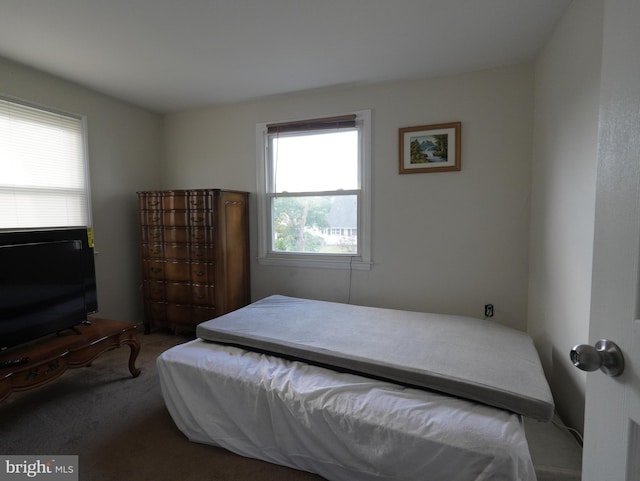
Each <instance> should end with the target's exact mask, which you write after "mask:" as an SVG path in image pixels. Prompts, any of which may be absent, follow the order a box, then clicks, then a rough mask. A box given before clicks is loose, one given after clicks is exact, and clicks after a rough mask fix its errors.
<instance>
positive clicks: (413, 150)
mask: <svg viewBox="0 0 640 481" xmlns="http://www.w3.org/2000/svg"><path fill="white" fill-rule="evenodd" d="M460 129H461V124H460V122H452V123H448V124H433V125H420V126H418V127H404V128H401V129H399V134H400V136H399V137H400V138H399V146H400V171H399V173H400V174H418V173H424V172H448V171H453V170H460Z"/></svg>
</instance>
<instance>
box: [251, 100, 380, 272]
mask: <svg viewBox="0 0 640 481" xmlns="http://www.w3.org/2000/svg"><path fill="white" fill-rule="evenodd" d="M350 114H354V115H355V122H356V128H357V129H358V130H359V132H360V136H359V137H360V139H359V140H360V145H359V158H358V162H359V168H358V172H359V189H356V190H349V191H342V193H344V194H347V193H349V194H352V195H353V194H355V195H357V196H358V226H357V229H358V253H357V254H349V253H345V254H325V253H300V252H281V251H273V250H272V249H271V232H272V225H273V224H272V218H271V203H270V198H271V196H273V195H274V192H272V191H271V190H270V189H271V186H270V185H269V184H270V183H271V181H270V179H271V178H272V176H271V168H272V166H271V165H270V161H269V151H268V149H269V138H268V133H267V130H268V126H269V125H272V124H273V122H264V123H259V124H257V125H256V160H257V194H258V196H257V197H258V199H257V204H258V263H259V264H261V265H268V266H288V267H320V268H333V269H354V270H369V269H371V266H372V261H371V110H358V111H353V112H348V113H347V114H340V115H337V117H340V116H343V115H350ZM325 117H332V116H325ZM306 120H308V118H302V119H294V120H290V121H289V122H292V123H293V122H304V121H306ZM281 123H282V122H281ZM284 123H286V122H284ZM333 192H334V191H329V192H314V193H309V195H318V196H322V195H328V194H331V193H333ZM282 195H283V196H284V195H287V194H282Z"/></svg>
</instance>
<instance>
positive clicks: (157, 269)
mask: <svg viewBox="0 0 640 481" xmlns="http://www.w3.org/2000/svg"><path fill="white" fill-rule="evenodd" d="M146 262H147V263H148V265H149V275H150V276H151V278H152V279H161V278H162V279H165V280H167V281H174V282H195V283H203V284H207V283H210V282H213V264H212V263H210V262H181V261H171V260H166V261H153V260H149V261H146ZM160 276H161V277H160Z"/></svg>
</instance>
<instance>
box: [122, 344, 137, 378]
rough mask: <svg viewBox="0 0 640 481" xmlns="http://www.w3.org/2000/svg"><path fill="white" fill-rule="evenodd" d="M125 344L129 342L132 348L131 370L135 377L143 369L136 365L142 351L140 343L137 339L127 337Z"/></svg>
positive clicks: (130, 356)
mask: <svg viewBox="0 0 640 481" xmlns="http://www.w3.org/2000/svg"><path fill="white" fill-rule="evenodd" d="M123 344H127V345H128V346H129V347H130V348H131V354H129V372H130V373H131V375H132V376H133V377H138V376H139V375H140V372H141V371H140V369H139V368H137V367H136V359H137V357H138V354H139V353H140V343H139V342H138V340H137V339H127V340H125V341H123Z"/></svg>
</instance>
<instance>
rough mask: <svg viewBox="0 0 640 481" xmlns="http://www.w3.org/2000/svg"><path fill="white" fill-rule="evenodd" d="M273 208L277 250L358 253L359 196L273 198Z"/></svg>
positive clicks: (274, 248) (274, 237)
mask: <svg viewBox="0 0 640 481" xmlns="http://www.w3.org/2000/svg"><path fill="white" fill-rule="evenodd" d="M271 207H272V215H273V217H272V218H273V238H272V249H273V251H275V252H298V253H322V254H355V253H357V251H358V196H357V195H333V196H287V197H273V198H272V203H271Z"/></svg>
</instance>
